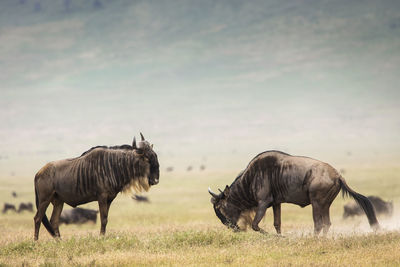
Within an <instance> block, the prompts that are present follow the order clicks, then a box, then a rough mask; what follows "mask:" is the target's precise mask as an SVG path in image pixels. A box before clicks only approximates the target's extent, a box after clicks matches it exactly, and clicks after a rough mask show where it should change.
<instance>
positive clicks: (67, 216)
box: [60, 208, 99, 224]
mask: <svg viewBox="0 0 400 267" xmlns="http://www.w3.org/2000/svg"><path fill="white" fill-rule="evenodd" d="M98 212H99V211H97V210H92V209H83V208H74V209H70V210H63V211H62V212H61V216H60V224H62V223H65V224H72V223H74V224H82V223H86V222H90V221H91V222H93V223H94V224H96V221H97V213H98Z"/></svg>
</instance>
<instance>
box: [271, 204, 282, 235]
mask: <svg viewBox="0 0 400 267" xmlns="http://www.w3.org/2000/svg"><path fill="white" fill-rule="evenodd" d="M272 210H273V211H274V227H275V229H276V233H277V234H279V235H280V234H281V204H275V205H272Z"/></svg>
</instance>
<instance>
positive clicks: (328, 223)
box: [322, 206, 331, 236]
mask: <svg viewBox="0 0 400 267" xmlns="http://www.w3.org/2000/svg"><path fill="white" fill-rule="evenodd" d="M322 223H323V234H324V236H326V234H327V233H328V230H329V227H330V226H331V220H330V217H329V206H328V207H324V209H323V210H322Z"/></svg>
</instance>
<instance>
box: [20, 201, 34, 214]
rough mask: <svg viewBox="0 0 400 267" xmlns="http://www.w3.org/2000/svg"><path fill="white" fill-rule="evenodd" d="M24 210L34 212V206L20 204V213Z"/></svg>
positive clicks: (29, 203) (28, 203)
mask: <svg viewBox="0 0 400 267" xmlns="http://www.w3.org/2000/svg"><path fill="white" fill-rule="evenodd" d="M24 210H26V211H30V212H33V205H32V203H31V202H27V203H20V204H19V208H18V213H21V212H23V211H24Z"/></svg>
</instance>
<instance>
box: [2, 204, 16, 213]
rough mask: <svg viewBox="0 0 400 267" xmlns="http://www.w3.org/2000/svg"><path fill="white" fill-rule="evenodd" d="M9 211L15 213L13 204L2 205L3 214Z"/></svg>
mask: <svg viewBox="0 0 400 267" xmlns="http://www.w3.org/2000/svg"><path fill="white" fill-rule="evenodd" d="M9 210H13V211H17V209H16V208H15V206H14V205H13V204H10V203H4V208H3V211H2V212H3V213H6V212H7V211H9Z"/></svg>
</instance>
